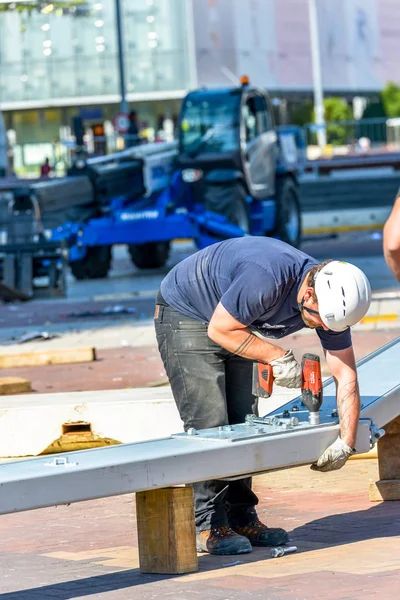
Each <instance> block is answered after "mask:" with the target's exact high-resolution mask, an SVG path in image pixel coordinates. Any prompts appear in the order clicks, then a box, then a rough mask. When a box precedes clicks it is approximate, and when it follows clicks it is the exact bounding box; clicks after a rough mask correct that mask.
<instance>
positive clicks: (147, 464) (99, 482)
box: [0, 338, 400, 514]
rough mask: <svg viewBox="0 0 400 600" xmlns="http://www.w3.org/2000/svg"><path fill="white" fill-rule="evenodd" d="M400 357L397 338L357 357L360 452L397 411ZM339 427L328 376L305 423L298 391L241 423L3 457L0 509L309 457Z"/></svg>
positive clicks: (232, 474) (229, 474) (227, 474)
mask: <svg viewBox="0 0 400 600" xmlns="http://www.w3.org/2000/svg"><path fill="white" fill-rule="evenodd" d="M399 359H400V338H397V339H396V340H394V341H393V342H391V343H390V344H387V345H386V346H384V347H383V348H381V349H379V350H377V351H376V352H374V353H372V354H371V355H369V356H368V357H366V358H365V359H363V360H361V361H360V362H359V363H358V365H357V366H358V374H359V384H360V393H361V401H362V411H361V418H360V424H359V429H358V438H357V451H358V452H366V451H367V450H369V448H370V447H371V445H373V444H374V443H375V441H376V440H377V439H379V437H380V436H381V435H383V433H384V432H383V431H382V430H380V428H381V427H383V426H384V425H386V424H387V423H389V422H390V421H391V420H393V419H394V418H396V417H397V416H398V415H399V414H400V403H399V400H400V384H399V382H398V378H399V376H398V370H397V368H398V364H399ZM338 431H339V423H338V418H337V413H336V395H335V386H334V382H333V380H328V381H327V382H326V384H325V386H324V403H323V407H322V409H321V411H320V424H319V425H311V424H310V423H309V414H308V412H307V411H306V409H305V407H303V406H302V405H301V397H299V398H296V399H295V400H292V401H291V402H289V403H287V404H286V405H285V406H283V407H281V408H280V409H279V410H276V411H274V412H272V413H270V414H269V415H266V417H264V418H261V419H254V418H251V417H249V418H248V419H246V422H245V423H243V424H240V425H234V426H230V425H226V426H223V427H219V428H213V429H205V430H201V431H195V430H189V431H188V432H186V433H181V434H176V435H172V436H171V437H168V438H163V439H157V440H151V441H147V442H140V443H135V444H123V445H120V446H114V447H112V448H99V449H95V450H84V451H80V452H75V453H73V454H59V455H55V456H52V457H49V456H43V457H39V458H34V459H30V460H24V461H18V462H10V463H5V464H3V465H0V514H6V513H12V512H19V511H24V510H31V509H36V508H41V507H46V506H53V505H58V504H69V503H72V502H80V501H84V500H91V499H95V498H102V497H107V496H115V495H120V494H126V493H131V492H139V491H144V490H150V489H156V488H164V487H167V486H171V485H179V484H185V483H191V482H195V481H202V480H206V479H218V478H220V479H230V478H236V477H240V476H243V475H246V474H251V473H253V474H255V473H263V472H266V471H271V470H276V469H283V468H288V467H292V466H295V465H300V464H307V463H311V462H313V461H315V460H316V459H317V458H318V457H319V456H320V454H321V453H322V452H323V451H324V450H325V448H327V446H329V445H330V444H331V443H332V442H333V441H334V440H335V438H336V436H337V435H338Z"/></svg>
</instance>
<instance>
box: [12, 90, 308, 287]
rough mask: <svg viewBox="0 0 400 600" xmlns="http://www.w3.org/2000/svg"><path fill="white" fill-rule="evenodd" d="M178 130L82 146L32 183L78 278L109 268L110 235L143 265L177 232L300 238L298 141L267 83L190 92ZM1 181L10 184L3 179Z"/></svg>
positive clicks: (51, 235) (201, 237)
mask: <svg viewBox="0 0 400 600" xmlns="http://www.w3.org/2000/svg"><path fill="white" fill-rule="evenodd" d="M178 131H179V135H178V139H177V141H176V142H172V143H156V144H141V145H139V146H136V147H133V148H130V149H127V150H124V151H122V152H118V153H115V154H112V155H108V156H104V157H91V158H85V157H84V156H78V157H77V159H76V160H75V162H74V164H73V166H72V167H71V168H70V169H69V171H68V174H67V177H65V178H63V179H57V180H53V179H51V180H47V181H38V182H34V183H32V184H30V185H29V186H28V187H29V193H30V195H31V196H32V197H33V198H35V200H36V202H37V205H38V207H39V208H40V211H41V222H42V224H43V230H44V231H45V235H46V238H47V239H49V240H51V241H52V242H55V243H60V242H63V243H65V244H66V245H67V246H68V250H69V263H70V267H71V270H72V273H73V274H74V276H75V277H76V278H77V279H91V278H101V277H106V276H107V274H108V271H109V269H110V265H111V251H112V246H113V245H114V244H126V245H127V246H128V248H129V252H130V255H131V258H132V261H133V263H134V264H135V265H136V266H137V267H138V268H141V269H153V268H159V267H162V266H164V265H165V263H166V262H167V260H168V256H169V249H170V245H171V242H172V241H173V240H174V239H176V238H191V239H192V240H193V241H194V243H195V245H196V246H197V247H198V248H202V247H204V246H206V245H209V244H211V243H214V242H216V241H221V240H223V239H228V238H231V237H238V236H243V235H248V234H250V235H275V236H278V237H280V238H281V239H283V240H285V241H287V242H289V243H291V244H293V245H295V246H297V245H299V243H300V239H301V215H300V205H299V199H298V184H297V179H296V162H297V158H298V157H297V154H296V145H295V143H294V142H293V139H294V138H293V133H292V131H291V130H290V129H285V130H282V132H281V134H280V135H279V136H278V133H277V129H276V128H275V126H274V121H273V111H272V107H271V104H270V101H269V98H268V94H267V93H266V92H265V91H264V90H261V89H259V88H255V87H252V86H251V85H250V84H249V82H248V81H243V84H242V85H240V86H238V87H235V88H232V89H225V88H224V89H218V90H212V91H211V90H205V89H200V90H196V91H193V92H190V93H189V94H188V95H187V97H186V98H185V99H184V101H183V104H182V109H181V114H180V118H179V125H178ZM3 191H4V192H8V193H9V194H11V195H12V194H13V188H12V186H9V187H8V188H7V182H5V183H4V184H3Z"/></svg>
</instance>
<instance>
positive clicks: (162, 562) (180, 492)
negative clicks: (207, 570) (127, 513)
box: [136, 487, 198, 575]
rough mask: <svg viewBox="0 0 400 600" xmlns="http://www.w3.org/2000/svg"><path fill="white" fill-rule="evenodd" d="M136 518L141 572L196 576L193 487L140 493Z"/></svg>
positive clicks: (138, 494) (137, 499) (137, 496)
mask: <svg viewBox="0 0 400 600" xmlns="http://www.w3.org/2000/svg"><path fill="white" fill-rule="evenodd" d="M136 516H137V528H138V538H139V563H140V571H141V572H142V573H164V574H168V575H175V574H179V573H194V572H195V571H197V570H198V562H197V552H196V528H195V521H194V501H193V488H191V487H170V488H162V489H158V490H149V491H146V492H138V493H137V494H136Z"/></svg>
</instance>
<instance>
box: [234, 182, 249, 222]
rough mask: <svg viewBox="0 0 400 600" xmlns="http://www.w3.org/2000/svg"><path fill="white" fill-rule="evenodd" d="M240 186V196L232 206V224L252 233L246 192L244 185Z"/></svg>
mask: <svg viewBox="0 0 400 600" xmlns="http://www.w3.org/2000/svg"><path fill="white" fill-rule="evenodd" d="M238 185H239V186H240V194H238V195H237V196H236V197H235V200H234V202H233V206H232V223H233V224H234V225H238V226H239V227H241V228H242V229H243V231H244V232H245V233H250V216H249V208H248V205H247V202H246V190H245V189H244V186H243V184H238Z"/></svg>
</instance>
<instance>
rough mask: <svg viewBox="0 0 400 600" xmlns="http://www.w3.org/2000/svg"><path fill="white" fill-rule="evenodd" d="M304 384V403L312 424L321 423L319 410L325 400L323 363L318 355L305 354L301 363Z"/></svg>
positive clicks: (302, 393)
mask: <svg viewBox="0 0 400 600" xmlns="http://www.w3.org/2000/svg"><path fill="white" fill-rule="evenodd" d="M301 370H302V375H303V383H302V386H301V400H302V403H303V404H304V406H305V407H306V408H308V411H309V413H310V424H311V425H318V424H319V422H320V418H319V409H320V408H321V404H322V398H323V385H322V375H321V361H320V359H319V356H318V355H317V354H304V355H303V358H302V361H301Z"/></svg>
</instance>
